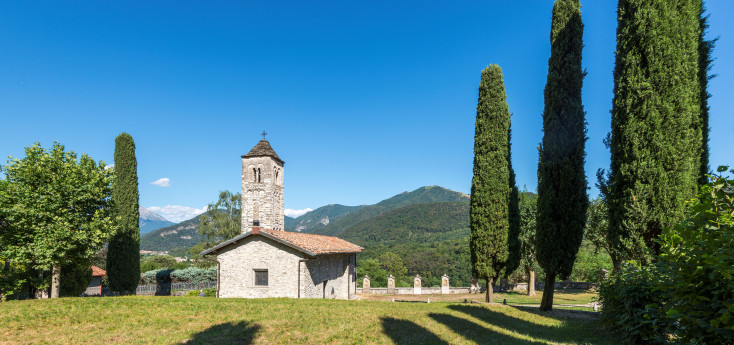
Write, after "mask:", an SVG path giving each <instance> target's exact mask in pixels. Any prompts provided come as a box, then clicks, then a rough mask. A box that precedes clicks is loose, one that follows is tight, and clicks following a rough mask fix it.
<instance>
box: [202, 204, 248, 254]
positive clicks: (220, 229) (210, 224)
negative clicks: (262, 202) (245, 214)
mask: <svg viewBox="0 0 734 345" xmlns="http://www.w3.org/2000/svg"><path fill="white" fill-rule="evenodd" d="M241 215H242V195H241V194H240V193H237V194H232V193H231V192H229V191H222V192H219V200H217V202H215V203H213V204H209V205H208V206H207V208H206V212H205V213H204V214H202V215H200V216H199V219H200V220H201V225H199V229H198V231H199V233H200V234H202V235H204V238H205V239H204V241H205V242H206V244H207V246H213V245H216V244H218V243H221V242H224V241H226V240H228V239H230V238H233V237H235V236H237V235H239V234H240V233H241V225H240V224H241V222H242V219H241Z"/></svg>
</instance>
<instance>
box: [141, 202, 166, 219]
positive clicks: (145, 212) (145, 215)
mask: <svg viewBox="0 0 734 345" xmlns="http://www.w3.org/2000/svg"><path fill="white" fill-rule="evenodd" d="M138 212H140V218H141V219H143V220H157V221H161V222H170V221H169V220H168V219H166V218H163V216H161V215H160V214H158V213H155V212H153V211H151V210H149V209H147V208H145V207H143V206H140V207H138Z"/></svg>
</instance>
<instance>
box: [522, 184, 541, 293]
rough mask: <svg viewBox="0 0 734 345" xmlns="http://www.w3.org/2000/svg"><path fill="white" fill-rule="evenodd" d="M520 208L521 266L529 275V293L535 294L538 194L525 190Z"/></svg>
mask: <svg viewBox="0 0 734 345" xmlns="http://www.w3.org/2000/svg"><path fill="white" fill-rule="evenodd" d="M519 208H520V234H519V240H520V254H521V257H520V267H521V268H522V269H523V270H524V271H525V274H527V277H528V295H529V296H535V272H536V271H537V266H538V263H537V261H536V259H535V229H536V218H537V216H538V195H537V194H534V193H530V192H527V191H524V192H522V193H520V196H519Z"/></svg>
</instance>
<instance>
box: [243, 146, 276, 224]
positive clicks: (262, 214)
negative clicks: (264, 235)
mask: <svg viewBox="0 0 734 345" xmlns="http://www.w3.org/2000/svg"><path fill="white" fill-rule="evenodd" d="M258 168H259V169H260V182H257V181H255V175H254V174H253V169H258ZM276 175H277V177H276ZM283 177H284V169H283V165H282V164H280V163H279V162H277V161H275V160H274V159H272V158H270V157H249V158H242V233H245V232H247V231H249V229H251V228H252V222H253V220H255V219H258V220H259V221H260V227H261V228H263V229H271V230H284V229H285V219H284V214H283V209H284V207H285V204H284V200H283V181H284V178H283ZM256 205H257V207H256ZM256 208H257V213H258V215H257V217H256V216H255V211H256V210H255V209H256Z"/></svg>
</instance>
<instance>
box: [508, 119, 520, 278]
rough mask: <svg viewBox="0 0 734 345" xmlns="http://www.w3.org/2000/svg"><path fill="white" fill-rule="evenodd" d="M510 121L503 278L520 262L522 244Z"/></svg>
mask: <svg viewBox="0 0 734 345" xmlns="http://www.w3.org/2000/svg"><path fill="white" fill-rule="evenodd" d="M510 117H512V116H510ZM511 128H512V120H510V130H508V131H507V167H508V170H509V172H510V179H509V185H510V199H509V201H508V207H509V210H508V212H509V224H510V229H509V231H508V233H507V248H508V250H509V255H508V257H507V267H505V276H508V275H510V274H512V272H514V271H515V270H516V269H517V268H518V267H520V263H521V262H522V250H521V248H522V243H521V242H520V224H521V222H520V199H519V193H518V190H517V184H516V182H515V170H514V169H512V149H511V146H510V141H512V139H511V138H512V129H511Z"/></svg>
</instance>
